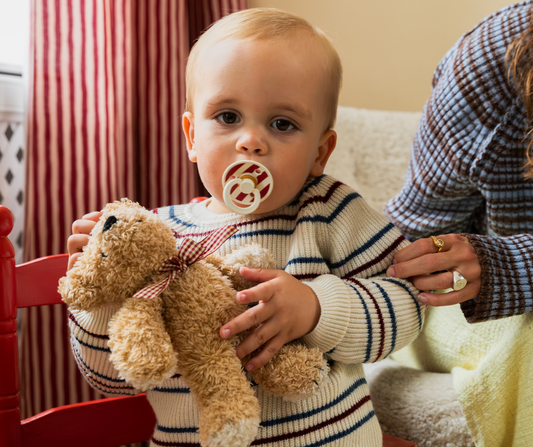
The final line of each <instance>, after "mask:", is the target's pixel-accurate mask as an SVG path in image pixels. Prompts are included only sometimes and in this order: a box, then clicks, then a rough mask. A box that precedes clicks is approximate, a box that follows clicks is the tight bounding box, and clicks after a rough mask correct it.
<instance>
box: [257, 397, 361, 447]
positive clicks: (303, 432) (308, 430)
mask: <svg viewBox="0 0 533 447" xmlns="http://www.w3.org/2000/svg"><path fill="white" fill-rule="evenodd" d="M367 402H370V396H368V395H367V396H365V397H363V398H362V399H361V400H360V401H358V402H357V403H356V404H355V405H353V406H352V407H350V408H348V409H347V410H345V411H343V412H342V413H340V414H338V415H336V416H333V417H332V418H330V419H328V420H326V421H323V422H320V423H319V424H316V425H313V426H311V427H307V428H305V429H303V430H300V431H295V432H289V433H286V434H284V435H279V436H271V437H269V438H261V439H256V440H255V441H253V442H252V443H251V444H250V445H264V444H269V443H274V442H282V441H286V440H288V439H294V438H298V437H300V436H305V435H308V434H309V433H313V432H315V431H317V430H321V429H323V428H326V427H328V426H329V425H333V424H336V423H338V422H340V421H342V420H343V419H346V418H347V417H348V416H350V415H352V414H353V413H355V412H356V411H357V410H358V409H359V408H361V407H362V406H363V405H364V404H366V403H367Z"/></svg>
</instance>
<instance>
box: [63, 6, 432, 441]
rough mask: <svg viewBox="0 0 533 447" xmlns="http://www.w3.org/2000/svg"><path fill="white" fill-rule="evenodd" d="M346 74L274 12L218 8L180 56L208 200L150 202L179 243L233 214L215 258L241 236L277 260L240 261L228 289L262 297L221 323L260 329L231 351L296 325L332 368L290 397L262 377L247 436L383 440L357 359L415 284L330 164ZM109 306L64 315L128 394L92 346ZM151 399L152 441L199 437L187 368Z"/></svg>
mask: <svg viewBox="0 0 533 447" xmlns="http://www.w3.org/2000/svg"><path fill="white" fill-rule="evenodd" d="M341 72H342V69H341V64H340V59H339V56H338V55H337V53H336V51H335V50H334V48H333V46H332V44H331V42H330V41H329V39H328V38H327V37H326V36H325V34H324V33H323V32H322V31H321V30H319V29H317V28H316V27H314V26H313V25H311V24H309V23H308V22H306V21H305V20H303V19H302V18H300V17H297V16H295V15H292V14H289V13H286V12H282V11H279V10H276V9H250V10H246V11H242V12H239V13H235V14H231V15H229V16H226V17H225V18H223V19H222V20H220V21H219V22H217V23H215V24H214V25H213V26H212V27H211V28H210V29H209V30H208V31H207V32H205V33H204V34H203V35H202V37H201V38H200V39H199V40H198V42H197V43H196V44H195V46H194V47H193V49H192V51H191V54H190V57H189V60H188V65H187V78H186V82H187V104H186V112H185V113H184V115H183V129H184V132H185V136H186V140H187V151H188V155H189V159H190V160H191V161H192V162H193V163H197V165H198V170H199V173H200V176H201V179H202V182H203V183H204V185H205V187H206V188H207V190H208V191H209V192H210V194H211V198H210V199H208V200H206V201H204V202H201V203H194V204H188V205H176V206H170V207H165V208H159V209H158V210H156V211H157V213H158V216H159V217H160V219H162V220H163V221H164V222H166V223H167V224H168V225H169V226H170V227H172V228H173V229H174V230H175V231H176V233H177V239H178V244H179V243H180V240H182V239H183V238H184V237H189V238H192V239H194V240H201V239H203V238H204V237H205V235H206V234H209V233H210V232H211V231H213V230H215V229H217V228H220V227H221V226H224V225H228V224H233V225H236V226H237V228H238V229H239V232H238V233H237V234H236V235H234V236H233V237H231V238H230V239H229V240H228V241H227V242H226V243H225V244H224V245H223V246H222V248H221V249H220V250H219V253H220V254H221V255H225V254H227V253H229V252H231V251H232V250H233V249H235V248H237V247H240V246H243V245H247V244H250V243H258V244H260V245H262V246H263V247H265V248H268V249H269V250H270V252H271V253H272V254H273V255H274V257H275V259H276V268H277V269H276V270H259V269H250V268H245V267H242V268H241V274H242V275H243V276H244V277H245V278H246V279H248V280H250V281H253V282H257V283H258V285H256V286H255V287H252V288H250V289H247V290H244V291H243V292H240V293H238V294H237V297H236V299H237V301H239V302H241V303H253V304H256V305H255V306H251V307H250V308H249V309H248V310H247V311H246V312H245V313H243V314H242V315H240V316H238V317H237V318H235V319H234V320H232V321H229V322H228V323H227V324H225V325H224V326H223V327H222V328H221V329H220V336H221V337H230V336H232V335H234V334H236V333H239V332H241V331H244V330H246V329H248V328H250V327H252V326H258V328H257V330H255V332H254V333H253V334H252V335H251V336H250V337H248V338H247V339H246V340H244V341H243V342H242V343H241V344H240V346H239V347H238V348H237V355H238V357H239V358H244V357H245V356H247V355H248V354H251V353H253V352H254V351H256V350H257V351H258V353H257V354H256V355H255V356H252V358H251V359H250V360H249V361H248V362H247V363H246V365H245V368H246V369H247V370H249V371H250V370H253V369H255V368H259V367H261V366H262V365H264V364H265V363H267V362H268V361H269V360H270V359H271V358H272V356H273V355H274V354H275V353H276V352H277V351H278V350H279V349H280V347H281V346H283V345H284V344H285V343H287V342H289V341H291V340H294V339H297V338H301V339H302V341H303V342H304V343H306V344H307V345H309V346H312V347H318V348H319V349H320V350H321V351H322V352H323V353H324V355H325V356H326V357H327V358H328V360H329V365H330V370H329V373H328V377H327V379H326V380H325V383H324V384H323V385H322V386H321V387H320V388H319V391H318V394H317V395H315V396H312V397H311V398H308V399H305V400H301V401H296V402H286V401H283V400H282V399H281V398H278V397H274V396H272V395H270V394H268V393H266V392H265V391H264V390H262V389H261V387H259V386H258V387H256V394H257V396H258V399H259V402H260V405H261V408H262V423H261V427H260V428H259V432H258V435H257V438H256V441H254V445H255V444H257V445H262V444H272V443H275V444H276V445H280V446H282V445H287V446H288V445H325V444H331V445H336V446H350V447H353V446H365V447H368V446H381V444H382V434H381V431H380V427H379V423H378V421H377V418H376V416H375V414H374V410H373V407H372V402H371V400H370V395H369V389H368V386H367V384H366V381H365V378H364V375H363V368H362V363H364V362H375V361H378V360H381V359H383V358H385V357H387V356H388V355H389V354H390V353H391V352H393V351H394V350H397V349H400V348H402V347H403V346H405V345H407V344H408V343H409V342H411V341H412V340H413V339H414V338H415V337H416V336H417V334H418V332H419V331H420V329H421V327H422V323H423V318H424V306H423V305H421V304H419V303H418V302H417V300H416V296H417V291H416V289H415V288H414V287H413V286H412V285H411V284H410V283H409V282H407V281H405V280H400V279H393V278H387V277H386V275H385V272H386V270H387V267H388V266H389V265H390V264H391V262H392V259H393V257H394V255H395V253H396V252H397V251H398V250H400V249H401V248H402V247H405V246H406V245H407V244H408V242H407V241H406V240H405V239H404V238H403V237H402V236H401V234H400V233H399V231H397V230H396V228H394V226H393V225H391V224H390V223H388V222H387V221H386V220H385V219H384V218H383V217H382V216H381V215H380V214H379V213H376V212H374V211H372V210H371V209H370V208H369V207H368V206H367V205H366V203H365V202H364V200H363V199H362V198H361V197H360V196H359V195H358V194H357V193H356V192H355V191H353V190H352V189H351V188H349V187H348V186H346V185H344V184H342V183H340V182H339V181H337V180H335V179H334V178H332V177H329V176H327V175H324V168H325V166H326V163H327V161H328V158H329V156H330V155H331V153H332V151H333V150H334V148H335V144H336V133H335V131H334V130H333V126H334V123H335V117H336V110H337V103H338V96H339V89H340V84H341ZM98 217H99V213H94V214H91V215H88V216H86V217H85V218H84V219H82V220H81V221H77V222H75V223H74V225H73V228H74V232H75V233H80V234H77V235H75V236H71V239H69V252H70V253H71V265H72V264H73V263H74V262H75V260H76V259H77V256H79V253H80V252H81V247H82V246H83V245H85V243H86V240H87V234H88V233H89V231H90V229H91V228H92V226H93V225H94V221H95V220H97V218H98ZM110 313H111V312H110V311H108V310H103V311H101V312H94V313H92V314H90V315H88V314H83V315H78V314H76V313H74V315H73V317H72V319H71V321H70V324H71V329H72V337H73V339H72V344H73V349H74V352H75V355H76V357H77V359H78V363H79V364H80V368H81V370H82V372H83V373H84V374H85V375H86V376H87V379H88V380H89V382H90V383H91V384H92V385H93V386H94V387H96V388H97V389H99V390H100V391H102V392H104V393H109V394H112V395H116V394H135V393H136V392H137V391H136V390H134V389H132V387H131V386H129V385H128V384H127V383H125V382H124V381H121V380H120V379H119V378H118V376H117V373H116V371H114V370H113V368H112V367H111V365H110V364H109V362H108V360H107V356H108V355H109V354H108V352H106V350H105V349H102V348H103V347H106V345H105V340H104V341H102V339H101V337H102V336H105V328H106V327H107V326H106V324H107V321H108V320H109V318H110V317H111V315H110ZM90 370H92V371H93V372H92V373H90V372H89V371H90ZM147 396H148V399H149V400H150V402H151V404H152V406H153V407H154V410H155V413H156V415H157V418H158V424H157V427H156V431H155V433H154V436H153V439H152V445H173V446H177V445H190V446H194V445H199V444H198V442H199V441H198V434H197V427H198V411H197V409H196V407H195V404H194V402H193V400H192V396H191V394H190V393H189V392H188V387H187V384H186V383H185V382H184V380H183V378H182V377H178V376H175V377H173V378H171V379H169V380H168V381H167V382H166V383H164V385H163V386H161V387H159V388H158V389H157V390H151V391H148V392H147Z"/></svg>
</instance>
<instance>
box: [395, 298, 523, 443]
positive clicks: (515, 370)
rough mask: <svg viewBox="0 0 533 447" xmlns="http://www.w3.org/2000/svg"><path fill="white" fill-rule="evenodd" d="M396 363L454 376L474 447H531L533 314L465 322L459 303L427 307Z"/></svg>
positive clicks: (456, 389) (396, 355) (396, 357)
mask: <svg viewBox="0 0 533 447" xmlns="http://www.w3.org/2000/svg"><path fill="white" fill-rule="evenodd" d="M394 359H395V360H396V361H399V362H400V363H402V364H404V365H407V366H411V367H414V368H419V369H423V370H426V371H432V372H441V373H449V372H451V373H452V374H453V379H454V388H455V391H456V393H457V396H458V398H459V402H460V403H461V407H462V409H463V412H464V414H465V417H466V421H467V424H468V428H469V430H470V433H471V434H472V437H473V438H474V442H475V444H476V447H502V446H513V447H522V446H523V447H526V446H527V447H531V446H533V313H528V314H525V315H520V316H516V317H510V318H505V319H502V320H497V321H489V322H486V323H478V324H469V323H467V322H466V320H465V318H464V316H463V313H462V312H461V309H460V307H459V305H456V306H448V307H441V308H431V310H430V309H428V312H427V313H426V323H425V325H424V329H423V331H422V333H421V334H420V336H419V337H418V338H417V339H416V340H415V341H414V342H413V343H412V344H411V345H409V346H407V347H406V348H404V349H403V350H401V351H399V352H398V353H396V354H395V355H394Z"/></svg>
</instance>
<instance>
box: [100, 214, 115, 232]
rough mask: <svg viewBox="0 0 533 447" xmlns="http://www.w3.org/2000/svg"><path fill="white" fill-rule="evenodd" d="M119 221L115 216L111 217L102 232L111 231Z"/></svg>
mask: <svg viewBox="0 0 533 447" xmlns="http://www.w3.org/2000/svg"><path fill="white" fill-rule="evenodd" d="M116 221H117V218H116V217H115V216H109V217H108V218H107V220H106V221H105V223H104V229H103V230H102V232H104V231H107V230H109V229H110V228H111V227H112V226H113V225H114V224H115V222H116Z"/></svg>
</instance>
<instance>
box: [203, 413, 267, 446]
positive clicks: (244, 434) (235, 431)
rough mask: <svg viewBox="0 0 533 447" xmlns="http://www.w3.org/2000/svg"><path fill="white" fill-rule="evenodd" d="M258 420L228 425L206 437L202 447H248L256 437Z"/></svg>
mask: <svg viewBox="0 0 533 447" xmlns="http://www.w3.org/2000/svg"><path fill="white" fill-rule="evenodd" d="M259 422H260V421H259V419H245V420H243V421H240V422H237V423H228V424H226V425H225V426H224V427H223V428H222V430H219V431H218V432H217V433H214V434H213V435H210V436H208V437H207V440H206V443H205V444H204V443H202V446H204V447H248V446H249V445H250V444H251V442H252V441H253V440H254V439H255V437H256V436H257V429H258V428H259Z"/></svg>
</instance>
